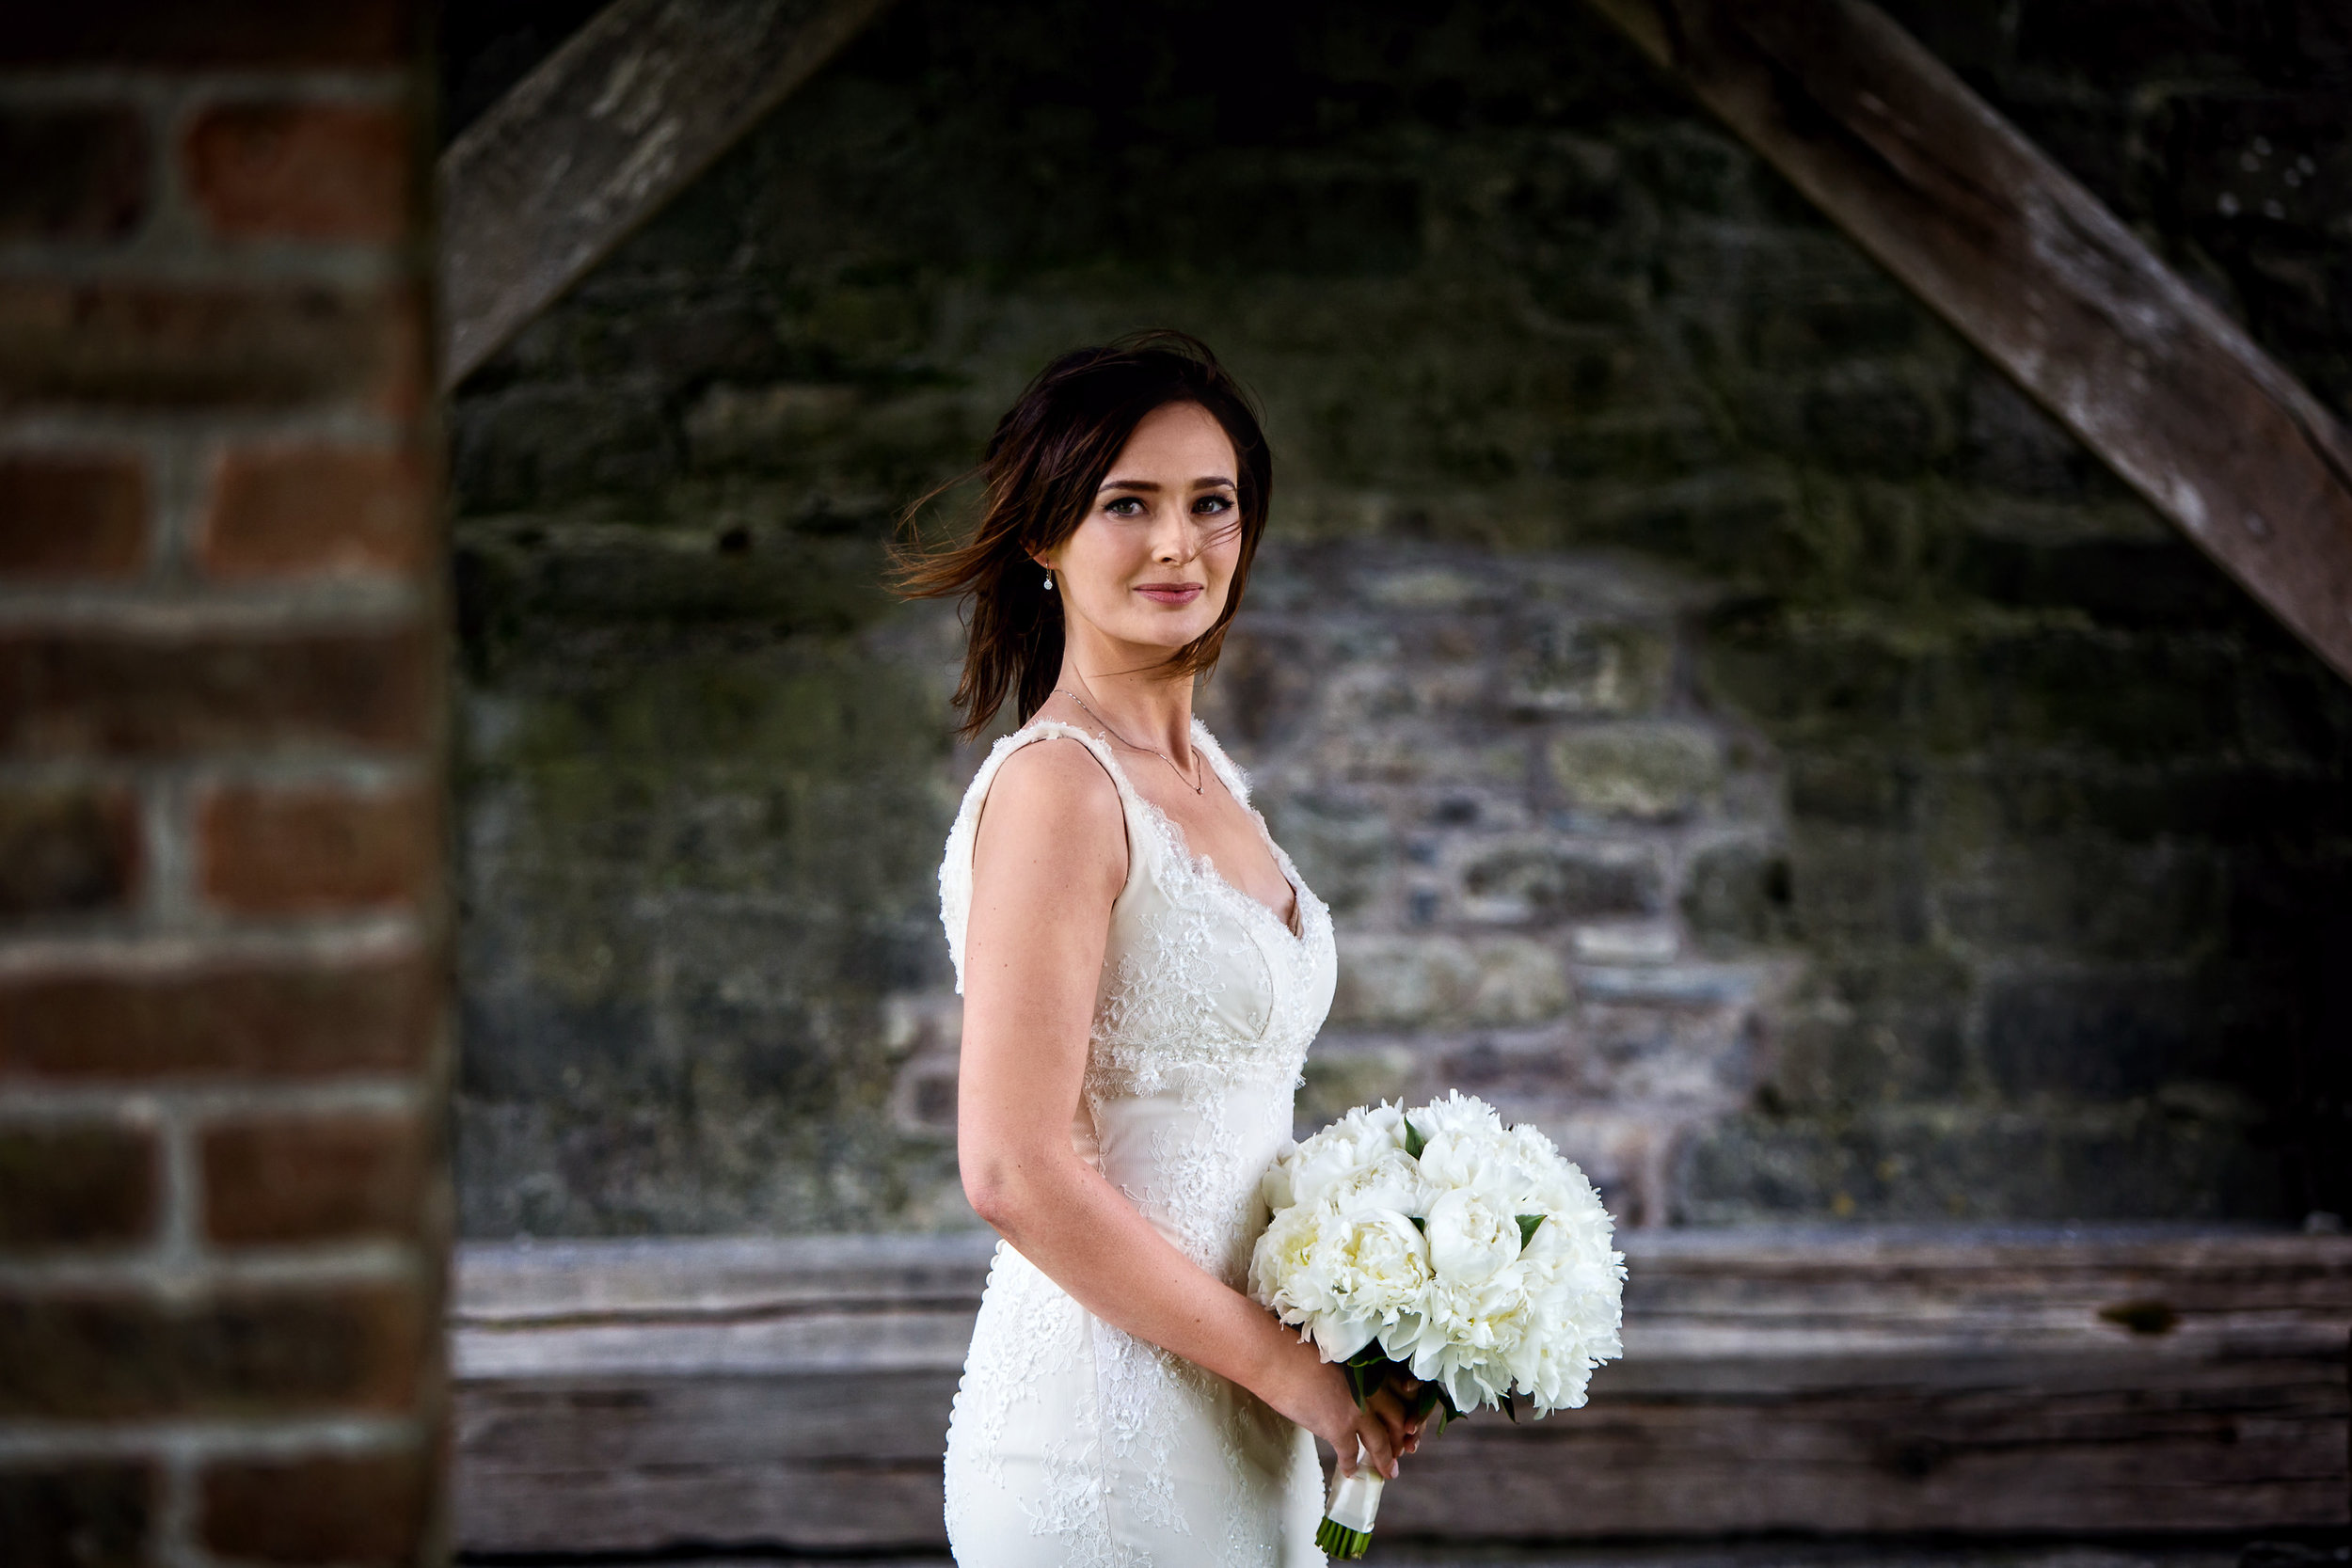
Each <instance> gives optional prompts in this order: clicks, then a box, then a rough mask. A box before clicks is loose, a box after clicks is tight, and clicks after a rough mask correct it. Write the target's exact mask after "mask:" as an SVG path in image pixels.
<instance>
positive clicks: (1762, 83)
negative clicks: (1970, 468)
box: [1588, 0, 2352, 678]
mask: <svg viewBox="0 0 2352 1568" xmlns="http://www.w3.org/2000/svg"><path fill="white" fill-rule="evenodd" d="M1588 3H1589V4H1591V5H1592V6H1593V7H1594V8H1595V9H1597V10H1598V11H1600V12H1601V13H1602V14H1603V15H1605V16H1606V17H1608V18H1609V19H1610V20H1611V21H1612V22H1613V23H1615V24H1616V25H1617V26H1618V27H1619V29H1620V30H1622V31H1623V32H1624V33H1625V34H1626V35H1627V36H1628V37H1629V38H1630V39H1631V40H1633V42H1634V43H1635V45H1636V46H1637V47H1639V48H1640V49H1641V50H1642V52H1643V53H1645V55H1648V56H1649V57H1650V58H1651V59H1652V60H1654V61H1656V62H1657V63H1658V64H1659V65H1661V66H1663V67H1664V68H1666V69H1667V70H1668V71H1671V72H1672V73H1673V74H1675V75H1676V76H1677V77H1678V78H1680V79H1681V80H1682V81H1683V82H1684V83H1685V84H1686V85H1687V86H1688V87H1690V89H1691V90H1692V92H1693V93H1694V94H1695V95H1696V96H1697V98H1698V99H1699V101H1700V102H1701V103H1704V104H1705V105H1706V106H1707V107H1708V108H1709V109H1710V110H1712V111H1713V112H1714V113H1715V114H1716V115H1717V116H1719V117H1720V118H1721V119H1723V121H1724V124H1726V125H1727V126H1729V127H1730V128H1731V130H1732V131H1733V132H1735V133H1736V134H1737V135H1740V138H1741V139H1743V140H1744V141H1746V142H1747V143H1748V144H1749V145H1750V146H1751V147H1753V148H1755V149H1756V151H1757V152H1759V153H1761V154H1762V155H1763V157H1764V158H1765V159H1766V160H1767V161H1768V162H1770V163H1771V164H1772V166H1774V167H1776V168H1778V169H1779V170H1780V171H1781V172H1782V173H1783V174H1785V175H1787V176H1788V179H1789V181H1790V182H1793V183H1794V184H1795V185H1796V186H1797V188H1798V189H1799V190H1801V191H1803V192H1804V195H1805V196H1806V197H1808V198H1810V199H1811V200H1812V201H1813V202H1814V203H1815V204H1816V205H1817V206H1819V207H1820V209H1821V210H1822V212H1824V213H1825V214H1828V215H1829V217H1830V218H1831V220H1832V221H1834V222H1835V223H1836V224H1837V225H1838V227H1839V228H1841V229H1843V230H1845V231H1846V232H1847V233H1848V234H1849V235H1851V237H1852V238H1853V239H1854V241H1855V242H1856V243H1858V244H1859V245H1861V246H1862V247H1863V248H1864V249H1865V250H1867V251H1868V252H1869V253H1870V254H1871V255H1872V256H1875V257H1876V258H1877V259H1878V260H1879V261H1881V262H1882V263H1883V265H1884V266H1885V267H1886V268H1887V270H1888V271H1890V272H1892V273H1893V274H1894V275H1895V276H1896V277H1898V278H1899V279H1900V280H1901V281H1902V282H1903V283H1904V284H1905V285H1907V286H1908V287H1909V288H1910V289H1911V290H1912V291H1913V292H1914V293H1916V294H1917V295H1918V296H1919V297H1920V298H1921V299H1922V300H1924V301H1925V302H1926V303H1927V304H1928V305H1929V306H1930V307H1931V309H1934V310H1935V311H1936V312H1937V313H1938V314H1940V315H1941V316H1943V317H1944V319H1945V320H1947V321H1948V322H1949V323H1951V325H1953V326H1954V327H1955V328H1957V329H1958V330H1959V331H1960V333H1961V334H1962V336H1963V337H1965V338H1966V339H1968V341H1971V342H1973V343H1975V344H1976V345H1977V347H1978V348H1979V349H1980V350H1982V351H1983V352H1984V354H1985V355H1986V356H1988V357H1990V358H1991V359H1992V360H1993V361H1994V363H1995V364H1997V365H1999V366H2000V367H2001V369H2002V370H2003V371H2005V372H2008V373H2009V374H2010V376H2011V377H2012V378H2013V379H2014V380H2015V381H2016V382H2017V384H2018V385H2019V386H2020V387H2022V388H2025V390H2026V392H2027V394H2029V395H2030V396H2032V397H2033V398H2034V399H2035V400H2036V401H2038V402H2039V403H2040V404H2042V406H2043V407H2044V408H2047V409H2048V410H2049V411H2050V412H2051V413H2052V414H2053V415H2055V416H2056V417H2057V418H2058V420H2060V421H2061V422H2063V423H2064V424H2065V425H2066V427H2067V428H2068V429H2070V430H2072V431H2073V432H2074V434H2075V435H2076V436H2079V437H2080V438H2081V439H2082V441H2083V443H2084V444H2085V445H2086V446H2088V447H2090V450H2091V451H2094V452H2096V453H2097V454H2098V455H2099V456H2100V458H2102V459H2103V460H2104V461H2105V462H2106V464H2107V466H2108V467H2111V468H2113V469H2114V470H2115V472H2116V473H2117V474H2119V475H2120V476H2122V479H2123V480H2124V482H2125V483H2128V484H2130V485H2131V486H2132V488H2134V489H2135V490H2137V491H2138V492H2139V493H2140V494H2141V495H2142V496H2144V497H2146V498H2147V499H2148V500H2149V501H2150V502H2151V503H2152V504H2153V505H2154V506H2155V508H2156V509H2157V510H2158V511H2160V512H2162V513H2163V514H2164V515H2166V516H2168V517H2169V518H2171V519H2172V521H2173V522H2174V523H2176V524H2178V525H2179V526H2180V527H2181V529H2182V530H2183V531H2185V532H2186V533H2187V534H2188V536H2189V537H2190V538H2191V539H2193V540H2195V541H2196V543H2197V544H2198V546H2200V547H2201V548H2202V549H2203V550H2204V551H2205V553H2206V554H2208V555H2210V556H2211V557H2213V559H2214V560H2215V561H2217V562H2219V563H2220V564H2221V566H2222V568H2223V569H2224V570H2226V571H2227V572H2229V573H2230V574H2231V575H2232V576H2233V577H2234V578H2237V580H2238V581H2239V582H2240V583H2242V584H2243V585H2244V586H2245V587H2246V589H2247V590H2248V592H2249V593H2251V594H2253V595H2254V596H2255V597H2256V598H2257V599H2259V600H2261V601H2262V603H2263V604H2264V605H2265V606H2266V607H2268V609H2269V610H2270V611H2271V612H2272V613H2273V614H2274V615H2276V616H2277V617H2278V618H2279V619H2280V621H2282V622H2283V623H2285V624H2286V626H2288V627H2290V628H2291V629H2292V630H2293V631H2294V632H2295V633H2296V635H2297V636H2298V637H2300V638H2302V640H2303V641H2305V642H2307V643H2308V644H2310V646H2311V647H2312V650H2313V651H2315V652H2316V653H2318V654H2319V656H2320V657H2322V658H2324V659H2326V660H2327V661H2328V663H2329V664H2331V665H2332V666H2334V667H2335V669H2336V671H2337V673H2340V674H2343V675H2344V676H2345V677H2347V678H2352V440H2347V438H2346V436H2345V433H2344V428H2343V426H2342V425H2341V424H2340V423H2339V421H2338V420H2336V418H2335V416H2334V415H2333V414H2332V413H2330V412H2329V411H2328V408H2327V407H2326V406H2325V405H2324V404H2321V403H2320V402H2319V401H2318V400H2317V399H2316V398H2314V397H2313V396H2312V394H2311V392H2310V391H2309V390H2308V389H2307V388H2304V387H2303V386H2302V384H2301V383H2299V382H2297V381H2296V379H2295V377H2294V376H2293V375H2291V374H2289V373H2288V372H2286V371H2285V370H2284V369H2282V368H2281V367H2280V365H2278V364H2277V363H2276V362H2275V361H2273V360H2272V359H2271V358H2270V356H2267V355H2266V354H2265V353H2264V352H2263V351H2262V350H2261V349H2260V348H2259V347H2257V346H2256V345H2255V343H2254V341H2253V340H2252V339H2250V338H2249V337H2248V336H2247V335H2246V333H2245V332H2244V330H2242V329H2241V328H2240V327H2239V326H2238V325H2237V324H2236V323H2235V322H2233V321H2232V320H2231V319H2230V318H2229V317H2228V316H2227V315H2225V314H2223V313H2222V312H2221V311H2220V310H2218V309H2216V308H2215V307H2214V306H2213V305H2211V304H2210V303H2208V302H2207V301H2206V300H2205V299H2204V298H2203V297H2202V296H2201V295H2200V294H2198V293H2197V292H2196V291H2195V290H2193V289H2191V288H2190V287H2189V286H2188V285H2187V284H2186V283H2185V282H2183V281H2182V280H2181V278H2179V277H2176V276H2175V275H2174V274H2173V273H2172V271H2171V270H2170V269H2169V268H2168V267H2167V266H2166V265H2165V264H2164V263H2163V262H2162V261H2159V260H2158V259H2157V258H2156V256H2155V255H2154V254H2153V252H2151V251H2150V250H2149V248H2148V247H2147V246H2146V245H2143V244H2142V243H2141V242H2140V241H2139V239H2138V237H2137V236H2136V235H2135V234H2134V233H2133V232H2132V231H2131V230H2129V229H2128V228H2126V227H2125V226H2124V225H2123V224H2122V221H2121V220H2119V219H2118V218H2117V217H2116V216H2115V214H2112V213H2110V212H2108V211H2107V209H2106V207H2105V206H2104V205H2103V204H2102V203H2101V202H2100V201H2099V199H2098V198H2096V197H2093V196H2092V195H2091V194H2090V192H2089V191H2087V190H2085V189H2084V188H2083V187H2082V186H2081V185H2079V184H2077V183H2076V182H2074V180H2073V179H2072V178H2071V177H2070V176H2068V175H2067V174H2066V173H2065V171H2064V170H2062V169H2060V168H2059V167H2058V166H2057V165H2055V164H2054V163H2052V162H2051V161H2050V160H2049V159H2048V158H2046V157H2044V156H2043V155H2042V152H2041V151H2040V150H2038V149H2037V148H2036V147H2035V146H2034V145H2033V144H2032V143H2031V142H2030V141H2028V140H2026V137H2025V136H2024V135H2020V134H2019V133H2018V131H2017V130H2016V129H2015V128H2014V127H2012V126H2011V125H2010V123H2009V122H2008V121H2007V120H2005V119H2002V118H2001V117H2000V116H1999V115H1998V114H1997V113H1995V112H1994V109H1993V108H1992V107H1991V106H1990V105H1988V104H1986V103H1984V102H1983V101H1982V100H1981V99H1979V98H1978V97H1977V96H1976V94H1975V93H1973V92H1971V91H1970V90H1969V89H1968V87H1966V86H1965V85H1964V84H1963V82H1962V81H1961V80H1960V79H1959V78H1958V77H1957V76H1955V75H1953V74H1952V72H1951V71H1948V70H1947V69H1946V68H1945V67H1944V65H1943V64H1942V63H1941V62H1940V61H1938V60H1937V59H1936V58H1935V57H1934V56H1933V55H1931V54H1930V53H1929V52H1928V51H1927V50H1926V49H1925V48H1923V47H1922V46H1921V45H1920V44H1919V43H1918V42H1917V41H1916V40H1914V39H1913V38H1912V37H1911V36H1910V35H1909V34H1907V33H1905V32H1904V31H1903V30H1902V29H1901V28H1900V27H1899V26H1897V25H1896V24H1895V23H1894V22H1892V21H1891V20H1889V19H1888V18H1887V16H1886V15H1885V14H1884V13H1883V12H1882V11H1880V10H1879V9H1878V8H1876V7H1875V6H1871V5H1868V4H1865V3H1863V0H1588Z"/></svg>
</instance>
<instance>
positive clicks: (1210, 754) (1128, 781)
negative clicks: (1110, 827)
mask: <svg viewBox="0 0 2352 1568" xmlns="http://www.w3.org/2000/svg"><path fill="white" fill-rule="evenodd" d="M1076 727H1078V726H1074V725H1073V728H1076ZM1192 730H1193V736H1192V738H1193V744H1194V745H1195V746H1196V747H1200V742H1201V741H1202V740H1204V739H1205V740H1206V741H1207V742H1208V745H1207V746H1206V747H1204V748H1201V752H1200V760H1201V764H1202V766H1204V767H1206V768H1209V769H1210V770H1211V771H1213V772H1215V773H1216V782H1217V783H1218V784H1220V785H1221V786H1223V788H1224V790H1225V793H1226V794H1227V795H1229V796H1231V797H1232V801H1233V804H1235V805H1237V806H1239V807H1241V809H1242V810H1243V811H1244V812H1247V813H1248V816H1249V820H1250V821H1251V822H1253V823H1255V824H1256V825H1257V829H1258V842H1259V843H1261V844H1263V845H1264V846H1265V851H1266V854H1267V856H1268V857H1270V858H1271V859H1272V860H1273V862H1274V869H1275V870H1277V871H1279V872H1280V873H1281V874H1282V880H1283V881H1285V882H1287V883H1288V884H1290V890H1291V910H1292V912H1293V913H1294V914H1295V917H1296V920H1297V924H1296V925H1295V927H1294V926H1293V924H1292V923H1291V922H1290V921H1288V920H1285V919H1283V918H1282V911H1279V910H1278V909H1276V908H1275V907H1274V906H1273V905H1271V904H1269V903H1267V902H1266V901H1265V900H1264V899H1263V898H1261V897H1259V896H1258V895H1256V894H1254V893H1251V892H1250V891H1249V890H1248V889H1247V888H1244V887H1241V886H1239V885H1237V884H1236V883H1235V882H1234V881H1233V880H1232V878H1230V877H1228V876H1226V875H1225V873H1224V872H1222V871H1220V870H1218V869H1217V864H1216V861H1215V860H1213V859H1211V858H1210V857H1209V856H1207V855H1202V854H1195V853H1194V852H1193V847H1192V840H1191V839H1190V838H1188V837H1186V836H1185V834H1184V827H1183V825H1182V824H1180V823H1179V822H1178V821H1177V820H1176V819H1175V818H1174V817H1172V816H1168V813H1167V812H1166V811H1165V810H1164V809H1162V807H1161V805H1160V803H1159V802H1158V801H1157V800H1152V798H1151V797H1150V796H1149V795H1146V794H1145V793H1144V792H1143V791H1142V790H1140V789H1138V788H1136V782H1135V780H1134V779H1132V778H1130V777H1128V776H1127V769H1126V765H1125V764H1123V763H1121V762H1120V761H1119V754H1118V753H1117V752H1113V751H1112V750H1111V749H1110V742H1109V741H1108V740H1107V739H1106V738H1105V739H1104V740H1103V751H1104V754H1105V755H1107V756H1108V757H1109V758H1110V759H1111V763H1112V765H1113V766H1114V767H1116V768H1118V769H1119V777H1120V783H1121V784H1125V785H1126V786H1127V793H1128V794H1130V795H1132V796H1134V797H1135V798H1136V802H1137V803H1138V804H1140V805H1141V806H1142V807H1143V809H1144V810H1146V811H1148V812H1150V813H1151V814H1152V820H1154V821H1155V822H1157V823H1158V824H1159V826H1160V831H1161V832H1163V833H1165V834H1166V835H1167V837H1168V844H1169V847H1171V848H1173V849H1174V850H1175V851H1176V853H1177V855H1178V856H1179V857H1180V858H1181V859H1182V860H1183V861H1184V863H1185V864H1186V865H1187V866H1189V867H1191V868H1192V870H1193V872H1194V873H1195V874H1196V875H1198V876H1200V877H1203V878H1205V879H1208V880H1209V881H1211V882H1214V883H1215V884H1216V886H1218V887H1220V888H1223V889H1224V890H1225V891H1226V892H1227V893H1229V894H1231V895H1233V896H1234V897H1235V898H1238V899H1240V900H1241V901H1242V902H1243V903H1245V904H1247V905H1248V906H1249V907H1250V908H1251V909H1253V910H1256V911H1258V912H1259V913H1261V914H1263V915H1264V916H1265V918H1266V919H1267V920H1268V921H1269V922H1271V923H1272V924H1273V926H1274V927H1275V929H1277V930H1279V931H1280V932H1281V933H1282V935H1283V937H1284V938H1286V939H1287V940H1288V941H1290V942H1295V943H1297V944H1298V945H1300V946H1304V945H1305V944H1306V942H1307V897H1308V894H1307V888H1306V884H1304V883H1303V882H1301V881H1300V880H1299V879H1298V874H1297V873H1296V872H1295V871H1293V870H1292V869H1291V864H1290V860H1289V858H1288V857H1287V856H1285V855H1284V854H1283V853H1282V847H1281V846H1280V845H1279V844H1276V843H1275V842H1274V835H1273V834H1272V833H1270V832H1267V831H1266V826H1265V818H1263V817H1262V816H1259V815H1258V814H1257V812H1256V811H1254V810H1252V809H1251V808H1250V806H1249V804H1248V801H1246V800H1243V799H1242V798H1241V793H1240V791H1238V790H1236V789H1234V788H1233V786H1232V782H1231V781H1230V780H1228V779H1227V778H1226V777H1225V770H1224V768H1219V767H1218V766H1217V758H1218V757H1219V755H1220V754H1221V753H1220V752H1218V751H1217V749H1216V736H1212V735H1210V734H1209V731H1208V726H1207V725H1205V724H1203V723H1201V722H1200V720H1198V719H1195V720H1194V721H1192ZM1097 738H1103V737H1102V736H1097Z"/></svg>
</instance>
